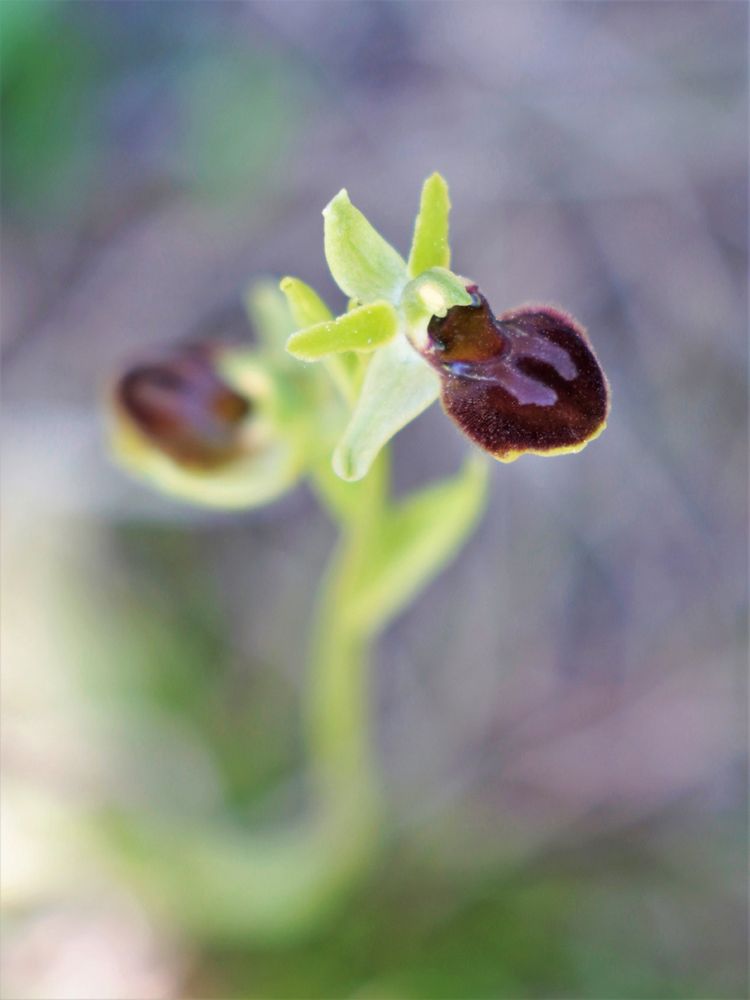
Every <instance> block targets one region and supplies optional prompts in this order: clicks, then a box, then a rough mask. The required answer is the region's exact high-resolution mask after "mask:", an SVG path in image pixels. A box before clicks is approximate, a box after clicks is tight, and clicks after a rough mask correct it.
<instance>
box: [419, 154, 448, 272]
mask: <svg viewBox="0 0 750 1000" xmlns="http://www.w3.org/2000/svg"><path fill="white" fill-rule="evenodd" d="M450 208H451V203H450V198H449V196H448V185H447V184H446V182H445V180H444V178H443V177H441V176H440V174H438V173H434V174H432V176H431V177H428V178H427V180H426V181H425V182H424V185H423V186H422V198H421V200H420V203H419V214H418V215H417V220H416V222H415V224H414V237H413V239H412V243H411V253H410V254H409V275H410V277H412V278H414V277H416V276H417V275H418V274H421V273H422V271H426V270H427V269H428V268H431V267H450V263H451V250H450V245H449V243H448V216H449V213H450Z"/></svg>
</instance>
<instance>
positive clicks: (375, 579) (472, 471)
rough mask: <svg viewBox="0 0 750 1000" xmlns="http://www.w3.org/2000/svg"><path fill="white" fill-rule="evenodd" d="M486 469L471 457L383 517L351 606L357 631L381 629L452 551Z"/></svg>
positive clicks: (477, 506)
mask: <svg viewBox="0 0 750 1000" xmlns="http://www.w3.org/2000/svg"><path fill="white" fill-rule="evenodd" d="M487 464H488V463H487V462H486V460H485V459H484V457H483V456H479V455H471V456H470V457H469V459H468V460H467V461H466V463H465V464H464V467H463V469H462V470H461V471H460V472H459V473H458V475H456V476H454V477H452V478H450V479H446V480H443V481H442V482H439V483H437V484H434V485H431V486H428V487H427V488H426V489H424V490H422V491H421V492H420V493H417V494H416V495H414V496H411V497H409V498H408V499H407V500H405V501H404V502H403V503H401V504H400V506H398V507H396V509H395V510H393V511H392V512H391V513H390V514H389V515H387V517H386V519H385V520H384V522H383V524H382V527H381V531H380V533H379V535H378V537H377V540H376V543H375V544H374V545H373V549H372V553H371V556H370V559H369V560H368V563H367V575H366V577H365V578H363V579H362V580H361V581H360V582H359V584H358V587H357V592H356V594H355V597H354V599H353V602H352V610H351V614H352V615H353V619H354V622H355V623H356V625H357V626H361V627H363V628H366V629H368V630H370V631H377V630H379V629H381V628H383V627H384V626H385V625H386V624H387V623H388V622H389V621H390V619H391V618H393V617H394V615H396V614H397V613H398V612H400V611H401V610H402V609H403V608H404V607H406V605H407V604H408V603H409V602H410V601H411V600H412V599H413V598H414V597H415V595H416V594H417V593H418V592H419V591H420V590H422V589H423V588H424V587H425V586H426V585H427V584H428V583H429V582H430V580H432V579H433V578H434V577H435V576H437V574H438V573H439V572H440V571H441V570H442V569H443V567H444V566H445V565H446V563H447V562H448V561H449V560H450V559H451V558H452V557H453V556H454V555H455V554H456V553H457V552H458V550H459V549H460V548H461V545H462V544H463V542H464V541H465V540H466V538H467V536H468V534H469V533H470V531H471V530H472V527H473V526H474V524H475V523H476V520H477V518H478V516H479V514H480V512H481V509H482V507H483V505H484V500H485V495H486V486H487Z"/></svg>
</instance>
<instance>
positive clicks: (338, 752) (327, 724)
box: [308, 452, 388, 812]
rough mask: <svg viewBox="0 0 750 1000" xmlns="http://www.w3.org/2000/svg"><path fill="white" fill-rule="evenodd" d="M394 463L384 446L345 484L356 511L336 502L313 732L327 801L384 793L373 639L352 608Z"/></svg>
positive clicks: (370, 802)
mask: <svg viewBox="0 0 750 1000" xmlns="http://www.w3.org/2000/svg"><path fill="white" fill-rule="evenodd" d="M387 466H388V456H387V453H386V452H383V453H382V454H381V456H380V458H379V460H378V461H377V462H376V464H375V466H374V467H373V469H372V470H371V472H370V474H369V475H368V476H367V478H366V479H365V480H363V481H362V482H361V483H360V484H358V486H356V487H352V486H348V487H346V486H345V487H344V489H349V490H352V489H355V490H356V491H357V496H356V504H355V505H353V507H352V508H349V511H348V516H347V514H343V513H342V511H341V509H340V508H337V507H334V506H333V505H331V504H330V503H329V504H328V509H329V511H330V512H331V514H332V516H333V518H334V519H335V520H336V521H337V523H338V524H339V526H340V529H341V538H340V541H339V544H338V546H337V549H336V550H335V552H334V554H333V556H332V559H331V562H330V564H329V567H328V570H327V573H326V576H325V578H324V581H323V586H322V591H321V595H320V600H319V604H318V609H317V616H316V621H315V624H314V627H313V636H312V655H311V669H312V676H311V679H310V697H309V718H308V727H309V730H308V737H309V746H310V758H311V761H312V762H313V767H314V770H315V780H316V781H317V782H318V783H319V786H320V791H321V793H322V795H323V800H324V801H326V800H327V801H329V802H331V801H333V802H339V803H340V802H342V801H347V800H348V801H350V802H351V803H353V804H354V803H356V806H357V808H361V809H362V810H363V812H369V811H370V810H372V809H376V803H377V800H378V798H379V793H378V787H377V786H378V781H377V778H376V769H375V767H374V766H373V764H372V761H371V755H372V750H371V748H372V740H371V737H370V728H371V727H370V720H369V706H370V704H371V699H370V697H369V694H370V692H369V684H368V682H369V661H370V648H369V647H370V644H371V639H370V637H369V636H368V635H367V634H366V632H365V631H364V630H363V628H362V627H361V626H360V625H359V624H358V623H357V621H356V619H355V617H354V615H353V614H352V609H353V605H352V598H353V596H354V594H355V592H356V583H357V580H358V577H359V576H360V574H361V572H362V569H363V567H364V566H365V565H366V563H367V559H368V556H369V553H370V552H371V551H372V546H373V541H374V539H375V538H376V537H377V533H378V528H379V522H380V519H381V516H382V513H383V504H384V500H385V496H386V493H387V478H388V469H387ZM325 474H326V475H329V474H330V473H328V472H327V471H326V473H325ZM321 494H322V495H323V496H325V494H324V493H323V491H321Z"/></svg>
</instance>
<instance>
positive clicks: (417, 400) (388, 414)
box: [333, 337, 440, 481]
mask: <svg viewBox="0 0 750 1000" xmlns="http://www.w3.org/2000/svg"><path fill="white" fill-rule="evenodd" d="M439 395H440V378H439V376H438V374H437V373H436V372H435V371H434V370H433V369H432V368H431V367H430V366H429V365H428V364H426V363H425V362H424V361H423V360H422V358H421V357H420V356H419V354H417V352H416V351H415V350H414V348H413V347H412V346H411V344H409V342H408V341H407V340H406V338H404V337H396V338H395V339H394V340H392V341H391V343H390V344H387V345H386V346H385V347H384V348H382V350H380V351H377V352H376V353H375V355H374V356H373V358H372V360H371V361H370V364H369V365H368V367H367V371H366V373H365V377H364V381H363V383H362V390H361V393H360V396H359V399H358V400H357V405H356V407H355V410H354V413H353V414H352V417H351V420H350V421H349V425H348V427H347V428H346V430H345V431H344V436H343V437H342V439H341V441H340V442H339V444H338V446H337V447H336V450H335V451H334V453H333V468H334V471H335V472H336V474H337V475H338V476H340V477H341V478H342V479H346V480H349V481H353V480H357V479H361V478H362V477H363V476H365V475H366V474H367V471H368V469H369V468H370V466H371V465H372V463H373V461H374V459H375V457H376V456H377V454H378V452H379V451H380V449H381V448H382V447H383V445H385V444H387V443H388V441H390V439H391V438H392V437H393V436H394V434H397V433H398V432H399V431H400V430H401V428H402V427H404V426H406V424H408V423H409V422H410V421H411V420H414V418H415V417H418V416H419V414H420V413H422V412H423V411H424V410H426V409H427V407H428V406H430V404H431V403H434V402H435V400H436V399H437V398H438V396H439Z"/></svg>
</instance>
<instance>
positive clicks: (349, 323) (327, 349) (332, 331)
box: [286, 302, 398, 361]
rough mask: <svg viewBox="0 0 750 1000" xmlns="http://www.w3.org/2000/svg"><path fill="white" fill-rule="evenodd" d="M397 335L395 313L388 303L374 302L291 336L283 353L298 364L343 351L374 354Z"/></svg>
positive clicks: (396, 315)
mask: <svg viewBox="0 0 750 1000" xmlns="http://www.w3.org/2000/svg"><path fill="white" fill-rule="evenodd" d="M397 331H398V313H397V312H396V310H395V309H394V308H393V306H392V305H391V304H390V302H373V303H372V304H371V305H367V306H360V307H359V308H358V309H353V310H352V311H351V312H348V313H344V314H343V316H339V317H338V318H337V319H332V320H328V321H327V322H325V323H316V324H315V326H309V327H308V328H307V329H306V330H299V331H298V332H297V333H293V334H292V336H291V337H290V338H289V340H288V341H287V344H286V349H287V351H289V353H290V354H292V355H294V357H295V358H299V359H300V361H317V360H318V358H324V357H326V355H329V354H339V353H341V352H342V351H374V350H376V349H377V348H378V347H382V346H383V345H384V344H387V343H388V341H389V340H392V339H393V338H394V337H395V335H396V333H397Z"/></svg>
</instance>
